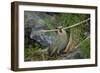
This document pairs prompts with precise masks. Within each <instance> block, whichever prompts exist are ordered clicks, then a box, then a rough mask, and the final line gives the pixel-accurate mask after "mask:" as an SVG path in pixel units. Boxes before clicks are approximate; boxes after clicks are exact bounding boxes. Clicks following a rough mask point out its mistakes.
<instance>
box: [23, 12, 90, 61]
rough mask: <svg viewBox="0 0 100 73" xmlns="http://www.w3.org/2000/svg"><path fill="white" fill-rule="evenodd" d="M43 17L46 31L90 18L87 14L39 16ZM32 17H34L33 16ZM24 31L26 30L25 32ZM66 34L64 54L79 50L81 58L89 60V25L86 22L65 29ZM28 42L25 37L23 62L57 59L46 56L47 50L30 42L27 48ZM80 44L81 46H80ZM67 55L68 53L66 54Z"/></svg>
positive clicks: (56, 57)
mask: <svg viewBox="0 0 100 73" xmlns="http://www.w3.org/2000/svg"><path fill="white" fill-rule="evenodd" d="M42 14H43V15H44V16H45V17H42V20H43V21H44V23H45V24H46V26H47V27H48V29H54V28H56V27H58V26H63V27H68V26H71V25H74V24H75V23H78V22H81V21H83V20H85V19H87V18H89V17H90V15H89V14H73V13H51V14H48V13H40V15H42ZM33 17H34V16H33ZM25 31H26V30H25ZM66 33H68V38H69V39H68V40H69V42H68V44H66V48H65V50H64V52H66V53H67V50H66V49H68V51H69V52H70V51H71V52H74V51H73V50H74V49H77V48H76V46H78V45H79V46H78V49H80V52H81V54H80V55H81V56H82V58H90V38H87V37H88V36H89V35H90V23H89V22H86V23H83V24H81V25H78V26H75V27H73V28H70V29H67V30H66ZM28 36H29V34H28ZM29 43H30V40H29V38H28V37H27V36H26V37H25V51H24V55H25V61H31V60H32V61H35V60H48V59H50V60H55V59H58V58H59V57H58V56H57V55H54V56H52V57H50V56H49V55H48V49H47V48H45V49H43V48H41V47H40V46H39V45H35V43H33V42H31V44H32V45H31V47H29ZM80 43H81V44H80ZM67 54H68V53H67Z"/></svg>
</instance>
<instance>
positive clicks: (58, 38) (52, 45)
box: [30, 18, 90, 55]
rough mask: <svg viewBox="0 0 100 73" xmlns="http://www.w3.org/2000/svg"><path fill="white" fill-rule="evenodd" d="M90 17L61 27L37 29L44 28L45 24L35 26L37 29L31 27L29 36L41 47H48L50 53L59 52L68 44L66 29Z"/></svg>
mask: <svg viewBox="0 0 100 73" xmlns="http://www.w3.org/2000/svg"><path fill="white" fill-rule="evenodd" d="M89 20H90V18H88V19H86V20H83V21H81V22H79V23H76V24H74V25H72V26H68V27H62V26H58V27H57V28H56V29H51V30H49V29H38V28H44V27H45V26H43V25H42V26H41V25H40V26H38V25H36V26H38V27H36V29H37V30H34V28H32V31H31V33H30V38H31V39H33V40H36V41H37V42H38V43H39V44H40V45H41V46H42V47H43V48H48V51H49V53H50V55H53V54H55V53H58V54H60V52H61V50H63V49H65V48H66V46H67V44H68V41H69V40H68V33H67V32H66V30H67V29H70V28H73V27H76V26H78V25H80V24H82V23H85V22H87V21H89Z"/></svg>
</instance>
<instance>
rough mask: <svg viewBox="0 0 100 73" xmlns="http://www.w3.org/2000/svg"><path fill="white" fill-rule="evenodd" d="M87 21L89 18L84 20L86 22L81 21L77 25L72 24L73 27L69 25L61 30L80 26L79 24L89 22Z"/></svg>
mask: <svg viewBox="0 0 100 73" xmlns="http://www.w3.org/2000/svg"><path fill="white" fill-rule="evenodd" d="M89 20H90V18H88V19H86V20H83V21H81V22H79V23H76V24H74V25H71V26H68V27H65V28H63V29H69V28H72V27H75V26H78V25H80V24H82V23H85V22H87V21H89Z"/></svg>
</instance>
